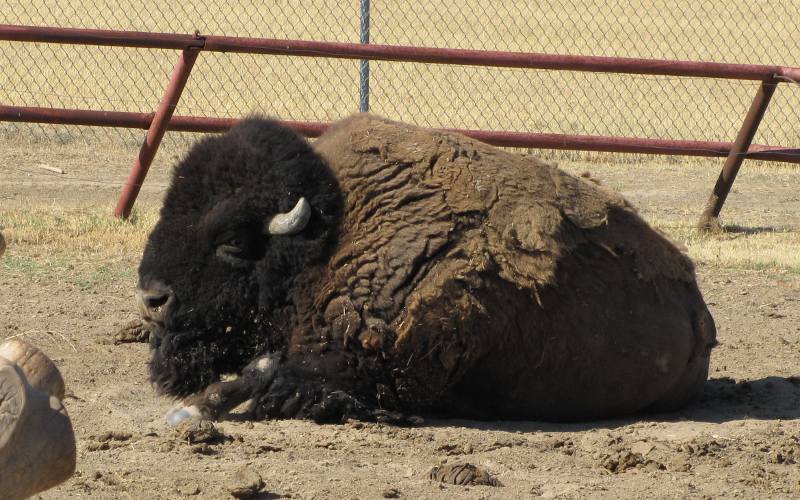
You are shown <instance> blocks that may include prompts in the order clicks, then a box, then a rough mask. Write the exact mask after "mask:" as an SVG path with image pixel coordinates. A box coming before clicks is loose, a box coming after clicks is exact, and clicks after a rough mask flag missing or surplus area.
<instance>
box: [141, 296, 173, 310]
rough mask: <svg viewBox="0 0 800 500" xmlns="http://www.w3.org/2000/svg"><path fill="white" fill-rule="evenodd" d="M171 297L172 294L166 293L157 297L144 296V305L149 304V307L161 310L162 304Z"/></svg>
mask: <svg viewBox="0 0 800 500" xmlns="http://www.w3.org/2000/svg"><path fill="white" fill-rule="evenodd" d="M169 298H170V296H169V295H166V294H165V295H161V296H157V297H144V305H145V306H147V308H148V309H152V310H154V311H159V310H161V306H163V305H164V304H166V303H167V302H168V301H169Z"/></svg>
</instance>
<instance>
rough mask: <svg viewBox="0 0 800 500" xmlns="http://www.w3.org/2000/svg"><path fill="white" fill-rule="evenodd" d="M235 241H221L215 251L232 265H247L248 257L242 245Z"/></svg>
mask: <svg viewBox="0 0 800 500" xmlns="http://www.w3.org/2000/svg"><path fill="white" fill-rule="evenodd" d="M237 243H238V242H236V241H234V242H231V243H223V244H221V245H218V246H217V250H216V252H215V253H216V254H217V257H219V258H220V259H222V260H223V261H224V262H226V263H228V264H230V265H232V266H236V267H243V266H247V265H248V264H249V261H250V259H248V255H247V253H246V252H245V250H244V249H243V248H242V246H241V245H238V244H237Z"/></svg>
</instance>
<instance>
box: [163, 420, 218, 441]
mask: <svg viewBox="0 0 800 500" xmlns="http://www.w3.org/2000/svg"><path fill="white" fill-rule="evenodd" d="M174 434H175V437H176V438H177V439H178V440H179V441H183V442H185V443H188V444H208V445H212V444H221V443H225V442H226V441H230V440H232V439H233V438H231V437H230V436H228V435H226V434H223V433H222V432H220V431H219V430H218V429H217V427H216V426H215V425H214V424H213V423H211V422H209V421H208V420H197V421H188V422H181V423H180V424H178V425H177V426H175V431H174Z"/></svg>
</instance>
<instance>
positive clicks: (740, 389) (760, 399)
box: [425, 376, 800, 432]
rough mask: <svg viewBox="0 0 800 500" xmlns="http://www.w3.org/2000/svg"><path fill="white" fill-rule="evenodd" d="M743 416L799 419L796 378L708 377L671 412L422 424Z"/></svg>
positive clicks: (579, 426) (548, 427)
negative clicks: (695, 393) (700, 391)
mask: <svg viewBox="0 0 800 500" xmlns="http://www.w3.org/2000/svg"><path fill="white" fill-rule="evenodd" d="M744 418H748V419H759V420H791V419H797V418H800V377H777V376H771V377H764V378H761V379H757V380H739V381H736V380H733V379H732V378H730V377H720V378H714V379H710V380H708V382H706V385H705V387H704V389H703V394H702V395H701V396H700V397H699V398H698V399H697V400H695V401H693V402H692V403H690V404H689V405H687V406H686V407H684V408H682V409H680V410H677V411H673V412H665V413H640V414H636V415H631V416H628V417H624V418H615V419H606V420H594V421H589V422H573V423H563V422H558V423H556V422H541V421H516V422H511V421H496V422H490V421H475V420H461V419H432V420H426V421H425V425H428V426H432V427H451V426H460V427H467V428H471V429H483V430H495V431H507V432H581V431H587V430H592V429H615V428H618V427H624V426H626V425H630V424H633V423H636V422H642V421H650V422H674V421H679V420H695V421H699V422H712V423H722V422H728V421H733V420H741V419H744Z"/></svg>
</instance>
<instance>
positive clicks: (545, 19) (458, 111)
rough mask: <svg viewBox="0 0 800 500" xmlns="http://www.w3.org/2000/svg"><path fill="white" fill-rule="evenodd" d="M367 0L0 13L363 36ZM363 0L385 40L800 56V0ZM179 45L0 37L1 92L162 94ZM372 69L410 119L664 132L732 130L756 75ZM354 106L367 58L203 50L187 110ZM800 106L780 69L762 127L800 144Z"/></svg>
mask: <svg viewBox="0 0 800 500" xmlns="http://www.w3.org/2000/svg"><path fill="white" fill-rule="evenodd" d="M362 1H363V0H337V1H333V0H304V1H300V0H276V1H273V2H254V1H243V0H241V1H238V0H233V1H225V2H223V1H221V0H216V1H215V0H209V1H202V2H200V1H181V2H160V1H156V0H138V1H134V0H120V1H111V0H84V1H80V2H79V1H77V0H0V23H4V24H21V25H35V26H59V27H73V28H101V29H118V30H137V31H162V32H176V33H192V32H194V31H195V30H199V31H200V32H201V33H204V34H216V35H232V36H254V37H270V38H293V39H306V40H325V41H346V42H358V41H359V40H360V35H361V30H360V27H361V7H362ZM367 3H370V5H369V14H370V41H371V43H379V44H400V45H419V46H433V47H451V48H470V49H491V50H509V51H530V52H545V53H552V54H580V55H603V56H624V57H646V58H659V59H684V60H705V61H720V62H740V63H758V64H782V65H789V66H800V44H798V43H797V38H798V35H800V28H798V27H797V24H796V20H797V19H800V0H759V1H758V2H755V1H753V0H729V1H727V2H722V1H719V0H627V1H624V0H611V1H608V0H555V1H552V2H532V1H521V0H516V1H501V0H482V1H478V0H464V1H462V2H453V1H452V0H428V1H425V2H402V1H396V0H394V1H393V0H372V1H371V2H367ZM177 57H178V52H177V51H164V50H150V49H127V48H113V47H86V46H71V45H53V44H30V43H12V42H0V103H3V104H8V105H16V106H44V107H59V108H81V109H98V110H117V111H138V112H151V111H153V110H154V109H155V107H156V105H157V103H158V101H159V99H160V97H161V94H162V92H163V89H164V86H165V85H166V82H167V80H168V76H169V72H170V71H171V69H172V66H173V64H174V63H175V61H176V60H177ZM370 70H371V74H370V99H369V100H370V109H371V111H373V112H375V113H378V114H381V115H384V116H387V117H389V118H393V119H397V120H404V121H408V122H412V123H417V124H419V125H424V126H432V127H455V128H470V129H489V130H514V131H534V132H552V133H569V134H598V135H620V136H637V137H652V138H667V139H697V140H719V141H731V140H733V138H734V137H735V135H736V132H737V130H738V128H739V126H740V124H741V122H742V119H743V118H744V114H745V112H746V110H747V107H748V106H749V103H750V101H751V99H752V97H753V95H754V94H755V92H756V88H757V85H758V82H742V81H723V80H708V79H697V78H673V77H657V76H633V75H607V74H590V73H579V72H569V71H562V72H552V71H536V70H518V69H502V68H476V67H462V66H441V65H425V64H418V63H400V62H380V61H372V62H371V63H370ZM358 109H359V62H358V61H348V60H329V59H318V58H299V57H298V58H292V57H285V56H263V55H247V54H221V53H202V54H201V55H200V58H199V59H198V62H197V64H196V65H195V69H194V71H193V72H192V76H191V78H190V80H189V84H188V86H187V88H186V90H185V92H184V96H183V98H182V99H181V102H180V104H179V106H178V109H177V111H176V113H178V114H185V115H204V116H218V117H240V116H243V115H245V114H248V113H252V112H261V113H266V114H269V115H273V116H276V117H279V118H282V119H292V120H318V121H330V120H336V119H339V118H341V117H343V116H345V115H347V114H349V113H352V112H355V111H357V110H358ZM798 110H800V86H798V85H794V84H793V85H780V86H779V88H778V91H777V93H776V95H775V98H774V99H773V103H772V105H771V106H770V110H769V111H768V113H767V116H766V118H765V120H764V122H763V124H762V126H761V128H760V131H759V134H758V135H757V137H756V141H755V142H758V143H764V144H772V145H782V146H796V145H798V142H800V141H798V139H799V138H800V137H799V134H798V132H800V128H798V125H797V124H798V123H800V120H798V113H800V111H798ZM187 135H188V134H179V133H170V134H168V140H167V142H166V144H167V145H169V144H173V145H182V144H183V145H185V144H186V143H187V141H188V140H190V139H191V136H189V137H187ZM142 136H143V132H142V131H131V130H124V129H99V128H89V127H74V126H72V127H70V126H49V125H48V126H44V125H27V124H8V123H5V124H0V138H2V139H5V140H35V141H58V142H62V143H63V142H74V141H83V142H86V143H102V142H104V141H112V142H117V143H120V144H125V145H134V144H137V145H138V143H139V142H140V141H141V139H142ZM559 154H562V155H570V154H572V153H564V152H562V153H559Z"/></svg>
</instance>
